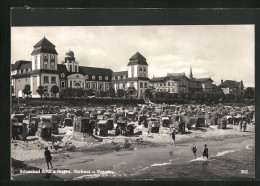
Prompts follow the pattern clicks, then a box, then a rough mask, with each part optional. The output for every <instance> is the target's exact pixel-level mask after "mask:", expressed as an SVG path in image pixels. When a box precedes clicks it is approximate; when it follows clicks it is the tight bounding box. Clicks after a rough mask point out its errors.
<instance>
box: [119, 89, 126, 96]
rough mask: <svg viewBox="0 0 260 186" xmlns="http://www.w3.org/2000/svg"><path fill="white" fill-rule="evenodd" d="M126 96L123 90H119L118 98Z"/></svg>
mask: <svg viewBox="0 0 260 186" xmlns="http://www.w3.org/2000/svg"><path fill="white" fill-rule="evenodd" d="M124 94H125V91H124V90H123V89H117V97H119V98H122V97H123V96H124Z"/></svg>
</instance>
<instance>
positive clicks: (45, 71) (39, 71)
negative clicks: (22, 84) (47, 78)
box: [30, 69, 59, 74]
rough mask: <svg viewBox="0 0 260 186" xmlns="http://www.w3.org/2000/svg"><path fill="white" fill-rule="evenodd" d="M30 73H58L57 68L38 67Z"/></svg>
mask: <svg viewBox="0 0 260 186" xmlns="http://www.w3.org/2000/svg"><path fill="white" fill-rule="evenodd" d="M30 73H31V74H39V73H46V74H59V72H58V71H57V70H49V69H38V70H33V71H31V72H30Z"/></svg>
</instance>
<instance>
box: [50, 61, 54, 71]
mask: <svg viewBox="0 0 260 186" xmlns="http://www.w3.org/2000/svg"><path fill="white" fill-rule="evenodd" d="M51 70H55V62H51Z"/></svg>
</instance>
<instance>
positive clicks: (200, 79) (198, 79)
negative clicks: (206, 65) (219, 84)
mask: <svg viewBox="0 0 260 186" xmlns="http://www.w3.org/2000/svg"><path fill="white" fill-rule="evenodd" d="M193 80H194V81H199V82H206V81H211V82H213V80H212V79H211V78H197V79H193Z"/></svg>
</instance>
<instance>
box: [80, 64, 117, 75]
mask: <svg viewBox="0 0 260 186" xmlns="http://www.w3.org/2000/svg"><path fill="white" fill-rule="evenodd" d="M79 73H80V74H83V75H97V76H112V73H113V71H112V70H111V69H108V68H95V67H84V66H79Z"/></svg>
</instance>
